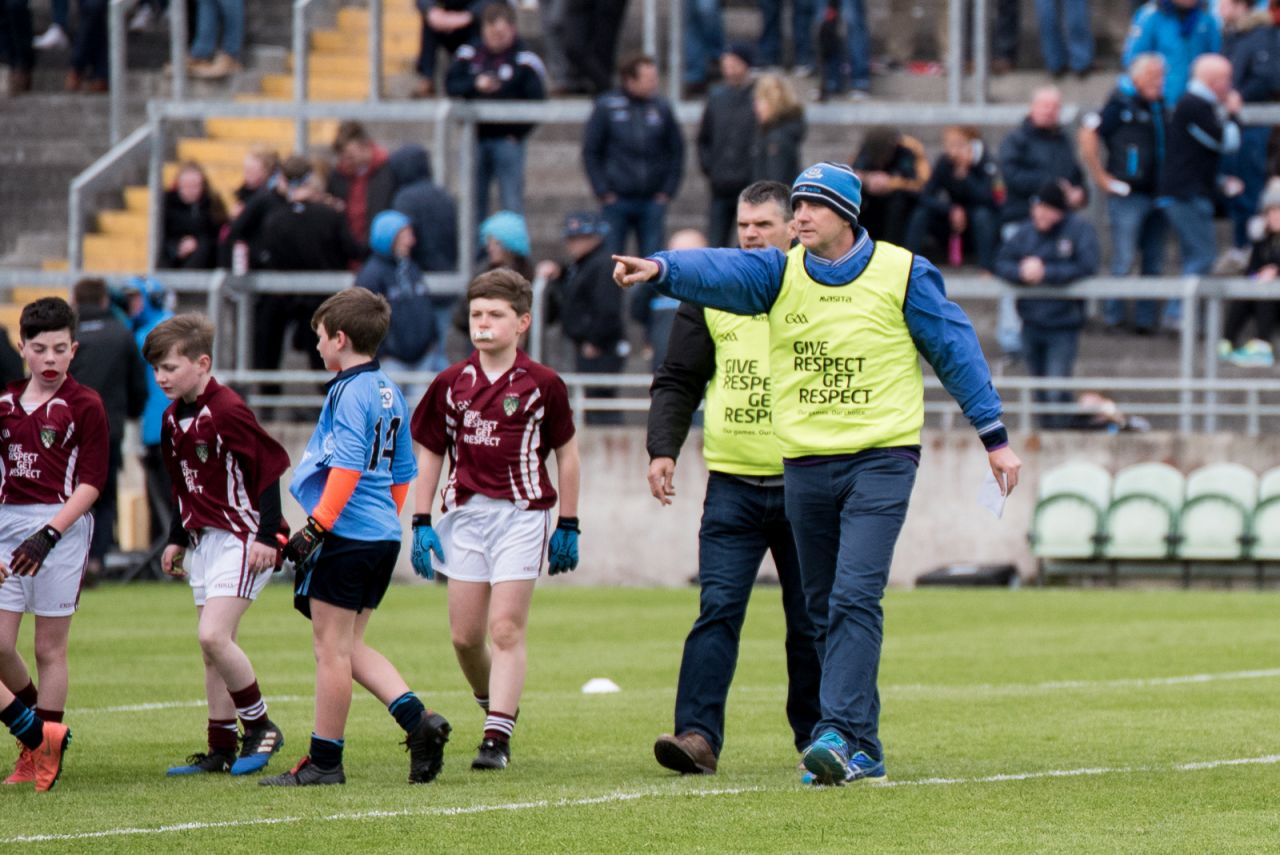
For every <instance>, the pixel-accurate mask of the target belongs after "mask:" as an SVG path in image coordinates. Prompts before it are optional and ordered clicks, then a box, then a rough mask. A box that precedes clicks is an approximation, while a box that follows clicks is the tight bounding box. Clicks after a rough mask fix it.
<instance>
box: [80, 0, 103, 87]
mask: <svg viewBox="0 0 1280 855" xmlns="http://www.w3.org/2000/svg"><path fill="white" fill-rule="evenodd" d="M107 6H108V3H107V0H83V1H82V2H81V3H80V25H79V26H78V27H77V28H76V36H75V41H74V42H73V43H72V45H71V67H72V68H73V69H75V70H76V71H77V72H78V73H80V74H81V75H82V76H84V77H86V78H89V79H91V80H106V79H107V76H108V74H109V72H110V59H109V57H108V47H107V35H108V34H107V26H108V23H107Z"/></svg>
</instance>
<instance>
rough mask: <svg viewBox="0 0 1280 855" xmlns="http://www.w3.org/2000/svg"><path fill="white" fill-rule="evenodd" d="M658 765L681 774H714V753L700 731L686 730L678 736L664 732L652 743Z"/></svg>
mask: <svg viewBox="0 0 1280 855" xmlns="http://www.w3.org/2000/svg"><path fill="white" fill-rule="evenodd" d="M653 756H654V757H656V758H657V760H658V763H659V765H661V766H664V767H666V768H668V769H671V770H672V771H675V772H679V773H680V774H681V775H714V774H715V773H716V755H715V752H714V751H712V750H711V745H710V744H708V743H707V740H706V737H704V736H703V735H702V734H701V733H695V732H694V731H692V730H687V731H685V732H684V733H681V734H679V735H678V736H672V735H671V734H669V733H664V734H662V735H661V736H659V737H658V741H657V742H655V743H653Z"/></svg>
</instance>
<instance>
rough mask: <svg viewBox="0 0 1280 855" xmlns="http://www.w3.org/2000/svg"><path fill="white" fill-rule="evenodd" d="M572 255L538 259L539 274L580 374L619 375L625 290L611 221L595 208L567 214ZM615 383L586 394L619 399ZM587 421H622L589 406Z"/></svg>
mask: <svg viewBox="0 0 1280 855" xmlns="http://www.w3.org/2000/svg"><path fill="white" fill-rule="evenodd" d="M563 236H564V248H565V253H566V254H567V256H568V260H567V261H566V262H565V263H564V264H559V263H557V262H555V261H540V262H538V267H537V273H538V275H539V276H542V277H543V278H545V279H546V280H547V281H548V282H549V283H550V284H551V293H552V294H553V295H555V296H556V298H557V302H558V307H559V316H560V328H561V329H562V330H563V331H564V335H565V338H567V339H569V341H571V342H572V343H573V359H574V370H575V371H576V372H578V373H579V374H617V373H619V372H621V371H622V369H623V366H624V365H625V363H626V356H625V352H624V346H623V341H624V339H625V338H626V334H627V331H626V325H625V323H624V321H623V319H622V302H623V301H622V292H621V291H619V290H618V289H617V288H615V287H614V285H613V260H612V259H611V257H610V255H609V248H608V247H607V246H606V245H605V240H606V239H607V238H608V236H609V224H608V223H607V222H606V221H605V219H604V217H602V216H600V215H599V214H597V213H595V212H593V211H577V212H574V213H572V214H569V216H567V217H565V219H564V232H563ZM617 395H618V390H617V389H616V388H615V387H612V386H609V387H595V388H591V389H588V390H587V397H588V398H615V397H617ZM586 422H587V424H589V425H617V424H622V413H621V412H620V411H606V410H588V411H587V414H586Z"/></svg>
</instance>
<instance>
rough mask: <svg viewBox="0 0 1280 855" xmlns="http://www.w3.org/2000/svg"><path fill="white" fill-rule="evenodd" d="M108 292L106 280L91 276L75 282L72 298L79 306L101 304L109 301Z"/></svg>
mask: <svg viewBox="0 0 1280 855" xmlns="http://www.w3.org/2000/svg"><path fill="white" fill-rule="evenodd" d="M107 293H108V292H107V283H106V280H104V279H98V278H96V277H91V278H89V279H81V280H80V281H79V282H77V283H76V284H75V286H74V287H73V288H72V289H71V299H72V300H74V301H75V304H76V305H77V306H101V305H103V304H105V303H106V302H107Z"/></svg>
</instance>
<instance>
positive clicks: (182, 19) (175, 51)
mask: <svg viewBox="0 0 1280 855" xmlns="http://www.w3.org/2000/svg"><path fill="white" fill-rule="evenodd" d="M169 68H170V70H171V72H172V74H173V88H172V90H170V97H171V98H174V99H176V100H178V101H181V100H183V99H185V98H186V97H187V4H186V3H170V4H169Z"/></svg>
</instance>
